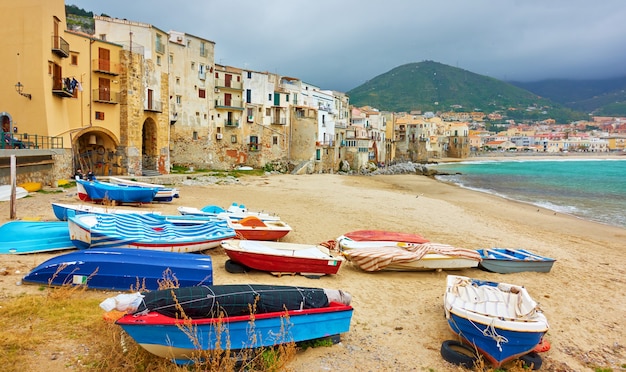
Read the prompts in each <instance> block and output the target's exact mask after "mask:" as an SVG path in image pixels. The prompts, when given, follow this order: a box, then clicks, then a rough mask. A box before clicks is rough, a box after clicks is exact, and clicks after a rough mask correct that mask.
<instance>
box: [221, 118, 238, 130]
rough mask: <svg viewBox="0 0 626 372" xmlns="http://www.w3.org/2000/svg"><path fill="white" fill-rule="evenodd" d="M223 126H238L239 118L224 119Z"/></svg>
mask: <svg viewBox="0 0 626 372" xmlns="http://www.w3.org/2000/svg"><path fill="white" fill-rule="evenodd" d="M224 126H226V127H231V128H236V127H238V126H239V120H235V119H230V120H229V119H224Z"/></svg>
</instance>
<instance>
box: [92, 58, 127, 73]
mask: <svg viewBox="0 0 626 372" xmlns="http://www.w3.org/2000/svg"><path fill="white" fill-rule="evenodd" d="M91 68H92V69H93V71H94V72H100V73H103V74H108V75H114V76H117V75H119V74H120V64H119V63H116V62H111V61H110V60H108V59H94V60H93V61H91Z"/></svg>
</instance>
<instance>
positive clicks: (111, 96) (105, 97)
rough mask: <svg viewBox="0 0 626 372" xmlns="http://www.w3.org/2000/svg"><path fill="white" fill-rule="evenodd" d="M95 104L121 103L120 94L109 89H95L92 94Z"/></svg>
mask: <svg viewBox="0 0 626 372" xmlns="http://www.w3.org/2000/svg"><path fill="white" fill-rule="evenodd" d="M91 93H92V96H91V97H92V99H93V101H94V102H100V103H112V104H118V103H120V92H112V91H111V90H109V89H94V90H93V91H92V92H91Z"/></svg>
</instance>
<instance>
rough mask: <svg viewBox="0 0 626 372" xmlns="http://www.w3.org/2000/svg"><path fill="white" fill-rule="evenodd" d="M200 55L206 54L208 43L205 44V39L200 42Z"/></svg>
mask: <svg viewBox="0 0 626 372" xmlns="http://www.w3.org/2000/svg"><path fill="white" fill-rule="evenodd" d="M200 55H201V56H202V57H204V56H206V45H205V44H204V41H201V42H200Z"/></svg>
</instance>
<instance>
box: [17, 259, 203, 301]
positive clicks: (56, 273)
mask: <svg viewBox="0 0 626 372" xmlns="http://www.w3.org/2000/svg"><path fill="white" fill-rule="evenodd" d="M22 281H23V282H25V283H34V284H43V285H52V286H63V285H73V286H85V287H87V288H91V289H102V290H115V291H128V290H135V291H136V290H157V289H159V286H160V285H161V283H165V282H167V281H171V282H172V283H174V284H176V285H177V286H181V287H187V286H196V285H202V284H208V285H211V284H213V266H212V261H211V257H210V256H207V255H202V254H186V253H170V252H158V251H145V250H141V251H140V250H135V249H124V248H108V249H88V250H83V251H76V252H71V253H67V254H63V255H59V256H56V257H53V258H51V259H49V260H47V261H45V262H43V263H41V264H40V265H39V266H37V267H36V268H34V269H33V270H31V272H30V273H29V274H28V275H26V276H24V278H23V279H22Z"/></svg>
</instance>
